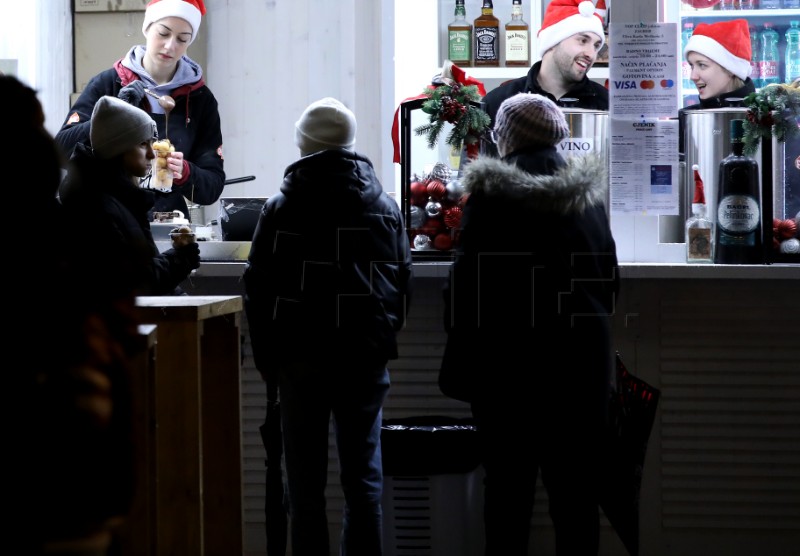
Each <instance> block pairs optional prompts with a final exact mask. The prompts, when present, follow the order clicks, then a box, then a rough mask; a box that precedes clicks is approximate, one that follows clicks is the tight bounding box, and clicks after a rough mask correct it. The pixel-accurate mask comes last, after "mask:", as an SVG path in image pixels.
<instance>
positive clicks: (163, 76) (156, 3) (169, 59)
mask: <svg viewBox="0 0 800 556" xmlns="http://www.w3.org/2000/svg"><path fill="white" fill-rule="evenodd" d="M205 12H206V8H205V5H204V4H203V0H150V2H149V3H148V4H147V8H146V9H145V12H144V21H143V23H142V33H143V34H144V36H145V39H146V41H145V44H144V45H136V46H134V47H132V48H131V49H130V50H129V51H128V53H127V54H126V55H125V56H124V57H123V58H122V59H120V60H118V61H117V62H115V63H114V66H113V67H112V68H110V69H107V70H105V71H103V72H101V73H99V74H97V75H95V76H94V77H92V79H90V80H89V83H88V84H87V85H86V88H85V89H84V90H83V92H82V93H81V94H80V96H79V97H78V99H77V100H76V101H75V104H74V105H73V106H72V107H71V108H70V110H69V113H68V114H67V117H66V118H65V120H64V125H63V126H62V128H61V130H60V131H59V132H58V133H57V134H56V137H55V138H56V141H57V142H58V143H59V144H60V145H61V146H62V147H63V149H64V150H65V155H66V156H69V155H70V154H71V153H72V151H73V149H74V148H75V145H76V144H78V143H82V142H83V143H86V142H88V140H89V125H90V124H89V122H90V118H91V115H92V110H93V109H94V105H95V103H96V102H97V101H98V100H99V99H100V98H101V97H103V96H106V95H110V96H114V97H118V98H120V99H122V100H124V101H126V102H128V103H130V104H132V105H134V106H137V107H139V108H142V109H143V110H145V111H146V112H148V113H149V114H150V116H151V117H152V119H153V120H154V121H155V122H156V125H157V127H158V136H159V138H162V139H163V138H168V139H169V140H170V141H171V142H172V144H173V145H174V147H175V152H173V153H171V155H170V156H169V158H168V159H167V163H168V169H169V170H170V171H172V176H173V182H172V183H173V185H172V190H171V191H170V192H157V194H156V195H157V196H156V202H155V205H154V208H153V210H154V211H158V212H171V211H173V210H180V211H181V212H182V213H184V215H186V217H187V218H188V217H189V211H188V208H187V205H186V200H185V199H189V200H191V201H192V202H193V203H195V204H199V205H210V204H212V203H214V202H216V201H217V200H218V199H219V197H220V195H221V194H222V190H223V187H224V185H225V171H224V168H223V156H222V131H221V127H220V116H219V110H218V105H217V100H216V98H215V97H214V95H213V94H212V92H211V90H210V89H209V88H208V86H207V85H206V84H205V79H204V77H203V69H202V68H201V67H200V65H199V64H198V63H197V62H195V61H194V60H192V59H191V58H189V56H187V54H186V52H187V49H188V47H189V45H190V44H191V43H192V42H193V41H194V40H195V39H196V38H197V33H198V31H199V30H200V23H201V20H202V16H203V14H205ZM145 89H149V90H150V91H152V92H153V93H154V94H155V95H157V96H162V95H169V96H171V97H172V98H173V99H174V100H175V107H174V108H172V109H171V110H165V108H164V107H163V106H162V105H161V104H160V103H159V100H158V99H157V98H155V97H153V96H150V95H148V94H145ZM167 118H169V126H168V127H169V130H168V131H169V136H167V125H166V120H167ZM148 183H149V180H148V179H145V180H143V186H145V187H147V184H148Z"/></svg>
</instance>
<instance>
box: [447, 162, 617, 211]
mask: <svg viewBox="0 0 800 556" xmlns="http://www.w3.org/2000/svg"><path fill="white" fill-rule="evenodd" d="M524 156H535V155H524ZM565 160H566V166H564V167H563V168H560V169H558V170H556V172H555V173H554V174H553V175H544V174H536V175H534V174H530V173H528V172H526V171H525V170H523V169H522V168H520V167H519V166H517V165H515V164H514V163H513V162H511V161H509V160H508V159H499V158H494V157H490V156H486V157H479V158H477V159H476V160H474V161H473V162H471V163H470V164H469V165H468V166H467V167H466V169H465V170H464V177H463V179H462V184H463V185H464V189H465V191H466V192H468V193H470V194H472V193H477V192H482V193H483V194H485V195H487V196H502V197H508V198H510V199H513V200H515V201H519V202H522V203H526V204H530V205H532V206H533V208H535V209H536V210H541V211H551V212H557V213H560V214H568V213H571V212H577V213H583V212H584V211H585V210H586V209H587V208H589V207H592V206H596V205H601V204H604V203H605V200H606V197H607V193H608V169H607V168H606V165H605V163H604V162H603V160H602V159H601V158H600V156H599V155H597V154H586V155H576V156H569V157H566V159H565Z"/></svg>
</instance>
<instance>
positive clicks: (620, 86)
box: [614, 81, 638, 89]
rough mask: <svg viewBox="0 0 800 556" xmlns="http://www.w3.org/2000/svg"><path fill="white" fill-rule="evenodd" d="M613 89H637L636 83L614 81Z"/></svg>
mask: <svg viewBox="0 0 800 556" xmlns="http://www.w3.org/2000/svg"><path fill="white" fill-rule="evenodd" d="M614 88H615V89H637V88H638V87H637V86H636V81H614Z"/></svg>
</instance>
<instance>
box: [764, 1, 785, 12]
mask: <svg viewBox="0 0 800 556" xmlns="http://www.w3.org/2000/svg"><path fill="white" fill-rule="evenodd" d="M781 4H782V2H781V0H761V1H760V2H759V3H758V7H759V8H761V9H762V10H780V9H781V7H782V6H781Z"/></svg>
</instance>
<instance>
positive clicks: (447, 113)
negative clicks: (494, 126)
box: [414, 77, 490, 150]
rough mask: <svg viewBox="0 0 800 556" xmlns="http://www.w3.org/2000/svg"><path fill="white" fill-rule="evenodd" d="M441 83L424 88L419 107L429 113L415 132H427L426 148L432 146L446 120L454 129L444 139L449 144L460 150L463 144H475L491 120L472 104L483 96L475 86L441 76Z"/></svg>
mask: <svg viewBox="0 0 800 556" xmlns="http://www.w3.org/2000/svg"><path fill="white" fill-rule="evenodd" d="M440 83H441V84H440V85H437V86H433V85H429V86H428V87H426V88H425V90H424V91H423V94H424V95H425V96H427V97H428V99H427V100H425V102H423V103H422V111H423V112H425V113H426V114H428V115H429V121H428V123H427V124H423V125H421V126H419V127H417V128H416V129H415V130H414V132H415V133H416V134H417V135H425V136H427V141H428V148H430V149H432V148H434V147H435V146H436V143H437V142H438V141H439V137H440V135H441V134H442V131H443V130H444V125H445V123H450V124H453V129H452V130H450V133H449V134H448V135H447V138H446V139H445V142H446V143H447V144H448V145H450V146H451V147H453V148H455V149H457V150H461V147H462V146H463V145H464V144H466V145H467V146H469V145H476V144H477V142H478V140H479V139H480V136H481V134H482V133H483V132H484V131H486V129H487V128H488V127H489V124H490V119H489V115H488V114H487V113H486V112H484V111H483V110H481V109H480V108H478V107H477V106H473V105H472V102H478V101H480V100H481V98H482V97H481V95H480V93H479V92H478V87H477V86H476V85H463V84H461V83H458V82H457V81H454V80H452V79H448V78H444V77H443V78H440Z"/></svg>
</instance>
